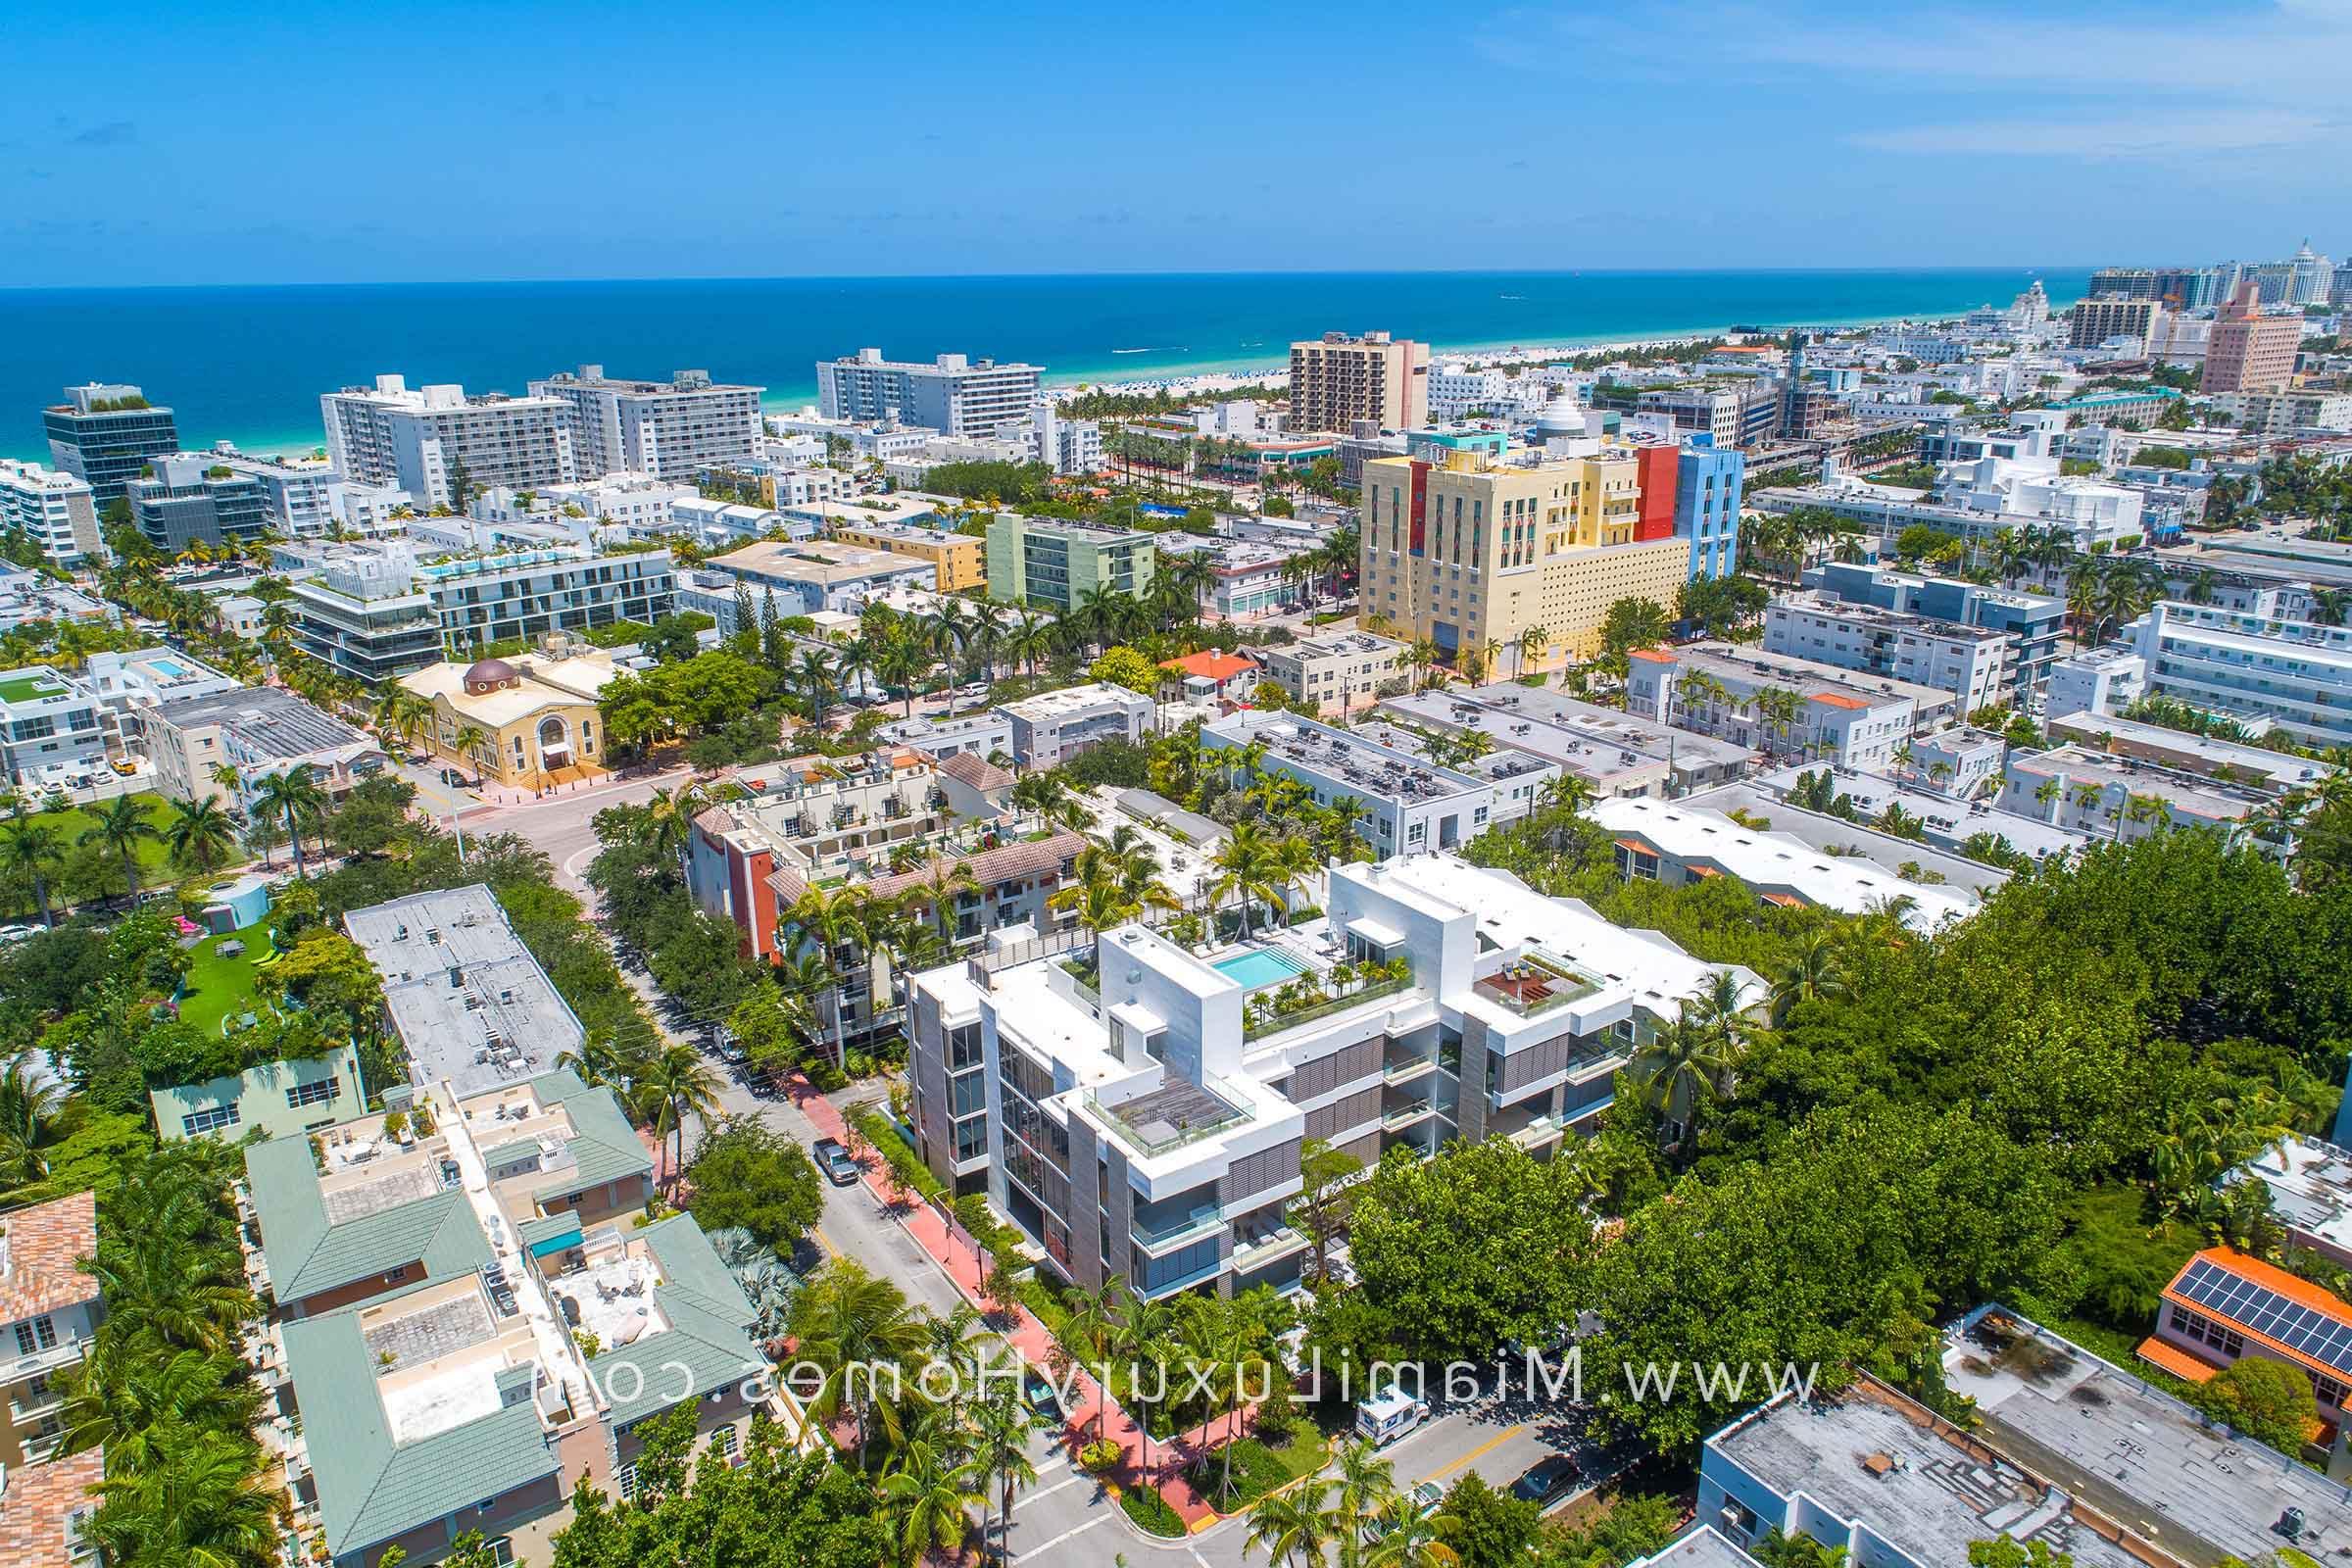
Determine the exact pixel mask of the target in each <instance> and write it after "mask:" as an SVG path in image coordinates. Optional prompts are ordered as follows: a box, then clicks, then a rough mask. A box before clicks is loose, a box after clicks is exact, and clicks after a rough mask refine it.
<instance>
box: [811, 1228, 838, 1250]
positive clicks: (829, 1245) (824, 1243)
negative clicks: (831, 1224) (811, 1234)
mask: <svg viewBox="0 0 2352 1568" xmlns="http://www.w3.org/2000/svg"><path fill="white" fill-rule="evenodd" d="M814 1230H815V1235H816V1245H817V1246H819V1247H821V1248H823V1249H824V1250H825V1251H826V1253H827V1255H829V1256H832V1257H839V1256H841V1249H840V1248H838V1247H835V1246H834V1245H833V1238H832V1237H830V1236H827V1235H826V1234H825V1228H824V1227H823V1226H822V1225H819V1226H816V1227H814Z"/></svg>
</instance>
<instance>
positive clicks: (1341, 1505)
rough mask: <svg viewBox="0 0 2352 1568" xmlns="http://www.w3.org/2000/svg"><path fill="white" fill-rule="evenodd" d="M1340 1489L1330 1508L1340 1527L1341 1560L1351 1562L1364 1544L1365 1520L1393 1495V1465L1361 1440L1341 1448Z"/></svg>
mask: <svg viewBox="0 0 2352 1568" xmlns="http://www.w3.org/2000/svg"><path fill="white" fill-rule="evenodd" d="M1339 1482H1340V1485H1339V1492H1338V1495H1337V1496H1336V1497H1335V1498H1334V1500H1333V1511H1334V1513H1335V1514H1336V1515H1337V1517H1338V1519H1339V1521H1340V1528H1341V1529H1342V1530H1344V1531H1345V1532H1347V1533H1346V1534H1345V1535H1344V1536H1343V1537H1342V1538H1341V1540H1340V1561H1341V1562H1342V1563H1344V1564H1353V1563H1354V1562H1356V1560H1357V1559H1358V1556H1359V1555H1360V1553H1361V1552H1362V1550H1363V1546H1364V1522H1365V1521H1366V1520H1368V1519H1372V1518H1374V1517H1376V1516H1378V1515H1379V1514H1380V1512H1381V1511H1382V1509H1383V1508H1385V1507H1386V1506H1387V1504H1388V1501H1389V1499H1390V1498H1392V1497H1394V1496H1396V1495H1397V1467H1396V1465H1395V1464H1394V1463H1393V1462H1392V1461H1390V1460H1387V1459H1384V1458H1382V1457H1381V1456H1380V1452H1379V1450H1378V1449H1376V1448H1374V1447H1373V1446H1372V1445H1370V1444H1369V1443H1365V1442H1363V1441H1362V1440H1361V1439H1358V1440H1356V1441H1355V1442H1352V1443H1350V1444H1348V1446H1346V1447H1344V1448H1342V1449H1341V1450H1340V1477H1339Z"/></svg>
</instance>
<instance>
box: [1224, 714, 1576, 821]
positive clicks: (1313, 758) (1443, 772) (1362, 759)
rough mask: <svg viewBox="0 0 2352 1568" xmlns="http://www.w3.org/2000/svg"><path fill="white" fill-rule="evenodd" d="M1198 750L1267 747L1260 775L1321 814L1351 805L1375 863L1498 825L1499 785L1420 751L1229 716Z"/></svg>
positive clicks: (1283, 721)
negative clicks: (1293, 788) (1284, 780)
mask: <svg viewBox="0 0 2352 1568" xmlns="http://www.w3.org/2000/svg"><path fill="white" fill-rule="evenodd" d="M1252 745H1262V746H1263V748H1264V755H1263V756H1262V757H1260V758H1259V759H1258V760H1257V762H1256V764H1255V768H1256V771H1258V772H1260V773H1279V774H1282V775H1284V776H1286V777H1289V778H1295V779H1297V780H1298V781H1299V783H1301V784H1303V785H1305V786H1306V787H1307V789H1308V790H1309V791H1310V792H1311V793H1312V795H1313V797H1314V801H1315V804H1316V805H1318V806H1325V807H1328V806H1330V805H1331V804H1332V803H1333V802H1334V801H1338V800H1342V799H1348V800H1353V801H1354V802H1356V805H1357V813H1356V824H1355V832H1356V836H1357V837H1358V838H1360V839H1362V840H1363V841H1364V843H1365V844H1366V845H1367V846H1368V847H1369V848H1370V849H1371V851H1372V853H1373V854H1374V855H1378V856H1383V857H1386V856H1391V855H1417V854H1422V853H1425V852H1427V851H1431V850H1452V849H1458V848H1460V847H1461V846H1462V845H1464V844H1467V843H1468V842H1470V840H1472V839H1474V838H1476V837H1478V836H1479V835H1480V834H1481V833H1484V832H1485V831H1486V830H1487V827H1488V825H1489V824H1490V823H1491V822H1493V821H1495V819H1496V801H1495V790H1496V786H1495V781H1494V780H1492V779H1489V778H1486V777H1484V776H1481V775H1477V774H1472V773H1467V772H1463V771H1460V770H1458V769H1455V768H1450V767H1440V766H1438V765H1436V764H1434V763H1432V762H1431V761H1430V760H1428V759H1427V758H1426V757H1424V756H1423V755H1422V753H1421V751H1420V750H1419V749H1417V748H1416V749H1414V750H1410V751H1408V750H1405V749H1402V748H1400V747H1396V746H1389V745H1383V744H1381V743H1380V742H1378V741H1375V740H1373V739H1371V738H1370V737H1368V736H1363V735H1358V734H1356V733H1355V732H1354V731H1351V730H1343V729H1335V728H1333V727H1331V726H1330V725H1328V724H1320V723H1317V722H1316V721H1315V720H1313V719H1311V718H1300V717H1299V716H1298V715H1297V714H1295V713H1274V712H1266V711H1260V710H1255V709H1244V710H1243V711H1240V712H1236V713H1228V714H1226V715H1225V716H1224V717H1223V718H1220V719H1216V720H1215V721H1213V722H1211V723H1209V724H1206V725H1203V726H1202V727H1201V746H1202V747H1203V748H1208V749H1212V750H1213V751H1238V750H1240V749H1241V748H1243V747H1247V746H1252ZM1529 760H1531V761H1533V760H1534V759H1533V758H1530V759H1529ZM1234 765H1236V766H1237V767H1238V766H1239V763H1238V762H1237V763H1235V764H1234Z"/></svg>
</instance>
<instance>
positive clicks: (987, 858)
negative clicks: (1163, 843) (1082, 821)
mask: <svg viewBox="0 0 2352 1568" xmlns="http://www.w3.org/2000/svg"><path fill="white" fill-rule="evenodd" d="M1085 848H1086V835H1084V834H1083V833H1056V834H1054V836H1053V837H1052V838H1050V839H1038V840H1036V841H1035V842H1034V843H1024V844H1005V845H1000V846H998V847H997V848H996V849H993V850H982V851H981V852H980V853H979V854H978V855H966V856H962V857H960V860H961V863H962V864H964V865H967V866H969V867H971V871H972V878H973V880H974V881H976V882H978V883H979V884H980V885H981V886H982V887H984V888H985V887H990V886H993V885H994V884H996V883H999V882H1009V881H1012V880H1013V879H1014V878H1016V877H1024V876H1035V875H1036V874H1037V873H1039V872H1040V871H1058V870H1060V868H1061V862H1062V861H1064V860H1067V859H1071V858H1075V857H1076V855H1077V854H1078V852H1079V851H1080V850H1083V849H1085ZM956 863H957V861H956V860H950V859H947V858H933V859H932V860H931V861H930V862H929V863H928V864H926V865H924V866H923V867H922V868H921V869H920V870H916V871H907V872H903V873H901V874H900V875H898V876H886V877H883V878H881V879H879V880H878V881H873V882H868V883H867V884H866V885H865V890H866V892H867V893H869V894H871V895H872V896H873V897H875V898H877V899H895V898H897V897H899V896H900V895H901V894H903V893H907V892H909V891H911V890H913V889H915V888H919V887H922V886H923V885H924V884H926V883H927V882H929V881H930V879H931V872H932V871H933V870H934V869H935V868H937V867H940V866H947V865H954V864H956ZM777 874H778V875H779V876H781V875H782V873H781V872H779V873H777ZM770 880H771V881H772V880H774V879H773V878H771V879H770ZM782 887H783V885H782V884H781V883H780V882H779V883H777V890H778V891H779V892H781V891H782Z"/></svg>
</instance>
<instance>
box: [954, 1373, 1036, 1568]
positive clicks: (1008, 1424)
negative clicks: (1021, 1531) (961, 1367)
mask: <svg viewBox="0 0 2352 1568" xmlns="http://www.w3.org/2000/svg"><path fill="white" fill-rule="evenodd" d="M1053 1427H1054V1422H1053V1421H1052V1420H1051V1419H1050V1418H1049V1417H1046V1416H1042V1415H1040V1414H1038V1413H1037V1412H1036V1411H1034V1410H1032V1409H1030V1408H1029V1406H1028V1405H1026V1404H1024V1403H1023V1402H1022V1401H1021V1397H1020V1395H1019V1394H1018V1393H1017V1392H1016V1391H1014V1390H1012V1389H1007V1388H1000V1389H999V1390H998V1391H997V1392H996V1393H995V1394H993V1395H991V1396H990V1397H988V1398H986V1399H983V1400H982V1401H981V1402H980V1403H979V1404H978V1405H977V1406H975V1407H974V1408H973V1411H972V1450H973V1452H972V1458H973V1461H974V1462H975V1463H977V1464H978V1465H979V1467H980V1471H981V1474H982V1475H984V1476H989V1477H993V1478H995V1480H996V1482H997V1486H998V1496H999V1498H1000V1502H999V1508H998V1512H999V1516H1000V1523H999V1534H998V1537H997V1544H998V1550H999V1554H1000V1558H1001V1560H1004V1561H1010V1560H1011V1557H1012V1552H1011V1543H1012V1499H1013V1494H1014V1493H1015V1492H1016V1491H1018V1490H1019V1489H1020V1488H1022V1487H1025V1486H1034V1485H1035V1484H1036V1482H1037V1466H1036V1465H1035V1464H1033V1463H1032V1462H1030V1458H1029V1440H1030V1439H1031V1438H1034V1437H1036V1436H1037V1435H1038V1434H1039V1433H1041V1432H1047V1431H1051V1430H1052V1429H1053ZM980 1525H981V1532H980V1534H981V1540H982V1541H986V1540H987V1539H988V1515H987V1512H986V1511H985V1509H984V1510H983V1511H982V1513H981V1516H980Z"/></svg>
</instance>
